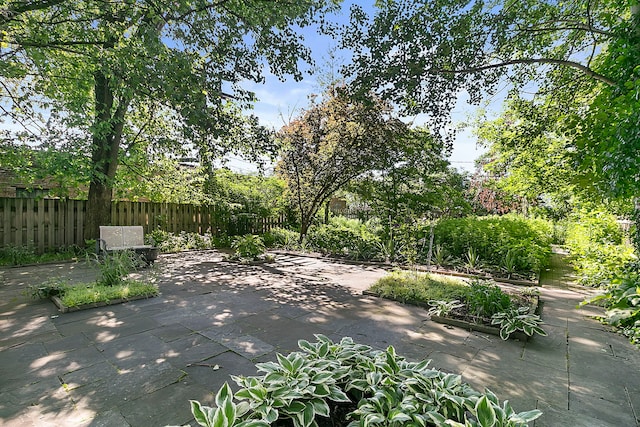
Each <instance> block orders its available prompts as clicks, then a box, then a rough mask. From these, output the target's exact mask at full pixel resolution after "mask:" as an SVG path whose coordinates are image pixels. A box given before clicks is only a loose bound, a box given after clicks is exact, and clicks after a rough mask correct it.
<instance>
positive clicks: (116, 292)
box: [58, 280, 158, 307]
mask: <svg viewBox="0 0 640 427" xmlns="http://www.w3.org/2000/svg"><path fill="white" fill-rule="evenodd" d="M156 295H158V288H157V286H156V285H154V284H152V283H145V282H141V281H138V280H125V281H123V282H122V283H121V284H119V285H115V286H105V285H101V284H98V283H91V284H87V285H74V286H66V287H64V288H62V289H61V290H60V294H59V295H58V298H60V301H62V303H63V304H64V305H65V306H67V307H79V306H81V305H85V304H93V303H98V302H104V303H109V302H110V301H114V300H119V299H129V298H133V297H141V296H142V297H152V296H156Z"/></svg>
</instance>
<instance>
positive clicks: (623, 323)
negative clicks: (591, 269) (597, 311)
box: [581, 261, 640, 346]
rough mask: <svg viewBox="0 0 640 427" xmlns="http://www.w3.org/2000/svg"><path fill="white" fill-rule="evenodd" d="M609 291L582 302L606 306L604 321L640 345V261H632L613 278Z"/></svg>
mask: <svg viewBox="0 0 640 427" xmlns="http://www.w3.org/2000/svg"><path fill="white" fill-rule="evenodd" d="M607 288H608V289H607V291H606V292H604V293H602V294H600V295H597V296H595V297H593V298H591V299H588V300H586V301H585V302H583V303H581V305H585V304H592V303H601V304H603V305H604V306H605V308H606V312H605V315H604V316H603V317H602V318H601V320H602V321H603V322H604V323H607V324H609V325H611V326H614V327H616V328H618V329H619V330H620V331H621V332H622V333H623V334H624V335H625V336H627V337H628V338H629V340H630V341H631V343H632V344H635V345H637V346H640V262H638V261H635V262H630V263H627V265H625V267H624V268H623V269H622V270H621V271H620V272H619V273H618V274H616V275H615V276H614V277H613V278H611V279H610V280H609V282H608V286H607Z"/></svg>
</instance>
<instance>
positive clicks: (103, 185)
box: [0, 0, 334, 238]
mask: <svg viewBox="0 0 640 427" xmlns="http://www.w3.org/2000/svg"><path fill="white" fill-rule="evenodd" d="M333 6H334V2H333V1H332V0H308V1H299V2H290V1H280V0H274V1H262V0H254V1H227V0H221V1H211V0H196V1H187V0H180V1H171V2H165V1H162V2H160V1H155V0H137V1H121V2H120V1H118V2H110V1H104V0H84V1H64V2H63V1H55V0H49V1H41V2H38V1H33V2H23V1H4V2H2V3H0V17H1V19H0V77H1V78H2V80H1V85H2V96H3V98H2V101H3V103H2V108H3V109H4V112H5V113H6V114H7V115H9V116H11V117H13V119H14V121H15V122H17V123H22V124H24V127H25V129H27V130H28V132H30V133H35V134H37V133H38V132H37V131H34V127H33V126H32V125H33V124H34V122H33V117H36V116H38V115H39V114H40V113H43V112H44V113H45V115H47V114H49V113H53V114H54V115H56V114H57V115H59V117H61V118H62V120H63V122H64V125H65V126H66V127H73V128H77V129H79V131H80V132H83V133H85V134H88V135H90V137H89V138H85V139H84V142H85V144H84V146H82V147H77V150H78V151H83V152H85V153H86V154H87V155H88V156H90V157H91V165H92V167H91V171H90V188H89V204H88V206H89V212H88V216H87V217H88V221H87V223H88V226H87V236H86V237H88V238H90V237H92V236H93V235H94V234H95V233H96V230H97V226H98V225H100V224H107V223H108V222H109V206H110V200H111V190H112V185H113V179H114V177H115V175H116V169H117V165H118V158H119V156H120V155H121V154H122V150H123V149H124V148H128V147H130V146H131V144H133V143H135V140H136V137H137V136H138V135H139V134H140V133H142V132H144V128H145V123H146V120H150V118H157V117H158V116H170V117H171V120H173V122H174V123H175V127H176V128H178V129H180V131H181V133H182V137H183V138H184V142H192V143H194V144H196V145H197V146H198V148H199V149H200V151H201V152H202V153H204V156H205V157H207V156H211V155H213V154H214V153H216V152H218V151H219V150H220V147H225V146H226V147H231V148H238V145H241V144H242V143H243V142H244V143H246V144H247V145H249V146H252V145H253V144H255V142H256V141H257V142H260V141H263V140H264V139H263V138H261V137H262V136H264V132H263V131H262V130H260V128H259V126H256V125H257V122H256V121H255V120H248V121H247V120H246V119H244V118H242V117H241V116H240V114H239V111H238V108H235V107H234V106H233V105H230V101H229V99H230V97H232V98H233V102H234V103H238V104H240V105H241V106H242V105H246V103H247V102H249V101H250V100H251V99H252V95H251V94H250V93H248V92H246V91H244V90H242V88H241V86H240V85H241V83H242V82H243V81H247V80H249V81H256V82H259V81H261V80H262V78H263V77H262V70H263V63H264V62H265V61H266V63H268V64H269V67H270V71H271V72H272V73H274V74H276V75H279V76H283V75H285V74H292V75H294V76H295V77H296V78H300V77H301V74H300V71H299V69H298V61H299V60H304V61H310V59H311V58H310V53H309V51H308V49H306V48H305V47H304V46H303V45H302V42H303V41H302V40H301V37H300V36H299V35H298V34H297V33H296V32H295V31H294V29H293V28H294V26H305V25H308V24H311V23H312V22H314V20H316V18H319V17H321V16H322V15H323V13H325V12H326V11H327V10H329V9H330V8H331V7H333ZM223 90H226V91H228V92H231V93H230V94H228V95H224V94H223ZM134 111H136V112H141V111H144V112H145V113H146V114H144V115H143V118H142V119H141V120H140V119H139V120H138V121H137V122H135V123H133V122H132V120H131V113H132V112H134ZM238 128H239V129H241V131H239V132H238V131H237V130H236V131H235V133H234V132H233V131H232V129H238ZM230 134H234V136H238V135H241V136H242V139H241V140H240V141H237V140H231V139H230V138H229V135H230ZM251 134H254V135H253V136H255V137H249V136H250V135H251ZM35 137H36V138H37V137H38V135H35ZM174 142H175V140H174ZM178 142H180V141H178Z"/></svg>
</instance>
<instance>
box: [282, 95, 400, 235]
mask: <svg viewBox="0 0 640 427" xmlns="http://www.w3.org/2000/svg"><path fill="white" fill-rule="evenodd" d="M390 113H391V110H390V109H389V107H388V106H387V105H386V104H385V103H383V102H380V100H377V99H370V100H369V102H354V101H353V100H352V99H351V98H349V97H348V96H345V94H344V93H343V92H342V91H341V90H339V89H336V88H332V89H329V91H328V93H327V95H326V97H325V98H324V99H322V100H320V101H319V102H318V101H316V102H315V103H313V104H312V105H311V106H310V107H309V108H308V109H307V110H306V111H303V112H302V114H301V115H300V116H299V117H298V118H296V119H295V120H293V121H292V122H291V123H289V124H288V125H286V126H284V127H283V128H282V129H281V130H280V131H279V133H278V139H279V140H280V143H281V151H280V156H281V159H280V161H279V162H278V165H277V169H276V171H277V172H278V174H280V176H282V177H283V178H284V179H285V181H286V182H287V186H288V188H289V190H290V192H291V195H292V196H291V197H292V199H293V203H294V204H295V207H296V208H297V210H298V212H299V214H300V239H302V237H303V236H304V235H305V234H306V232H307V229H308V227H309V225H310V224H311V221H312V220H313V218H314V216H315V214H316V213H317V212H318V209H319V208H320V207H321V206H322V204H323V203H324V202H325V201H326V200H327V199H328V198H329V197H331V195H332V194H334V193H335V192H336V191H338V190H339V189H341V188H343V187H344V186H345V185H346V184H347V183H349V182H350V181H351V180H353V179H354V178H356V177H358V176H359V175H361V174H363V173H365V172H367V171H370V170H372V169H379V168H380V166H381V165H382V164H383V163H384V160H385V158H386V157H387V156H388V153H389V152H390V151H391V150H392V149H393V147H394V145H395V144H396V141H397V140H398V138H399V137H401V136H402V135H403V134H404V133H405V132H406V125H405V124H404V123H402V122H401V121H400V120H398V119H397V118H394V117H392V116H391V115H390Z"/></svg>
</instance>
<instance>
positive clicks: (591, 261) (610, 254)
mask: <svg viewBox="0 0 640 427" xmlns="http://www.w3.org/2000/svg"><path fill="white" fill-rule="evenodd" d="M566 245H567V247H568V248H569V251H570V254H571V257H570V262H571V264H572V265H573V267H574V269H575V270H576V275H577V276H578V283H580V284H582V285H586V286H594V287H598V286H606V284H607V283H608V281H609V279H611V278H613V277H616V276H620V275H621V274H622V270H623V267H624V265H625V264H627V263H628V262H629V261H630V260H631V259H632V258H633V247H632V246H631V245H629V244H627V243H626V242H625V241H624V236H623V233H622V230H621V229H620V227H619V226H618V223H617V222H616V217H615V216H613V215H611V214H608V213H606V212H600V211H595V212H581V213H580V214H578V215H576V216H575V217H574V218H573V219H572V221H570V222H569V223H568V225H567V238H566Z"/></svg>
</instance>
